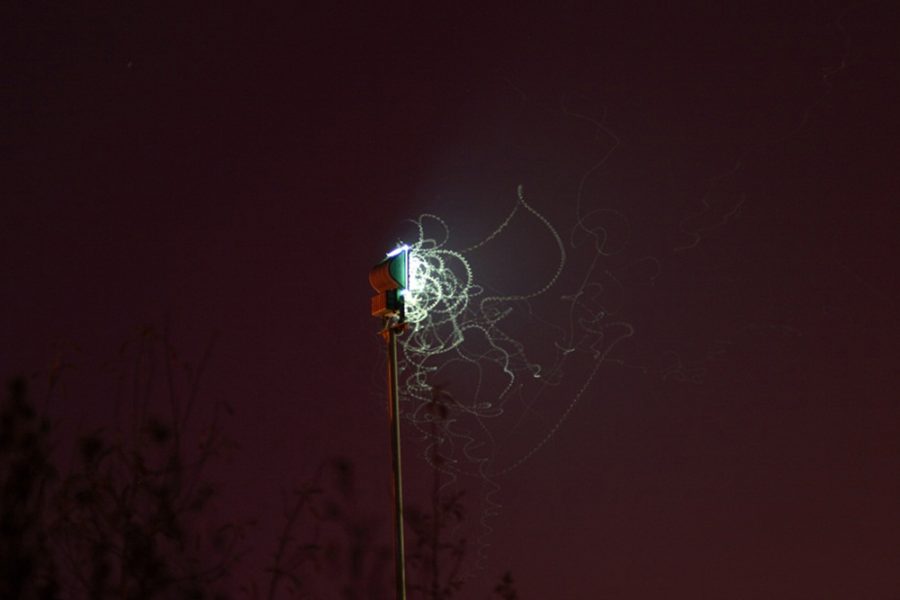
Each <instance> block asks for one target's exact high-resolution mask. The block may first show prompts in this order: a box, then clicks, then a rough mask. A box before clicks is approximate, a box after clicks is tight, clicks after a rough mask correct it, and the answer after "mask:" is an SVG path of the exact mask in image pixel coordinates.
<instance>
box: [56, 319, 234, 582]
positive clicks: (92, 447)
mask: <svg viewBox="0 0 900 600" xmlns="http://www.w3.org/2000/svg"><path fill="white" fill-rule="evenodd" d="M121 358H123V359H125V360H127V364H128V365H129V368H127V369H126V370H125V371H124V372H123V376H125V377H127V378H128V379H129V381H130V382H131V384H132V385H131V388H132V397H131V403H130V410H129V411H128V413H129V418H128V419H127V422H128V428H127V429H124V430H123V429H122V428H120V427H116V428H114V429H112V430H109V429H102V428H101V429H97V430H96V431H94V432H92V433H90V434H88V435H85V436H83V437H82V438H81V439H80V440H79V443H78V453H77V458H78V461H77V463H76V467H75V468H74V469H73V470H72V472H71V473H70V474H69V475H68V476H66V477H65V478H64V479H63V481H62V482H61V485H60V488H59V490H58V491H57V493H56V494H55V499H54V513H55V519H54V521H53V523H52V524H51V529H50V533H51V536H52V539H53V542H54V549H55V551H56V555H57V556H58V558H59V561H60V565H61V567H62V569H63V571H64V574H65V583H66V585H67V586H71V587H72V588H73V589H77V590H80V592H79V595H84V596H89V597H91V598H108V597H116V598H154V597H172V596H173V595H174V596H179V597H185V598H188V597H189V598H204V597H211V596H213V595H214V594H213V593H212V590H214V589H216V588H217V587H218V585H217V584H218V583H219V582H220V581H221V580H222V579H223V578H224V577H225V576H226V575H227V574H228V573H229V571H230V570H231V568H232V566H233V565H234V563H235V562H236V561H237V559H238V557H239V554H240V547H239V544H240V541H241V540H242V533H243V532H242V526H241V524H238V523H226V524H221V525H217V526H214V525H212V524H210V523H207V522H205V520H204V516H203V515H204V513H205V511H206V509H207V508H208V507H209V504H210V502H211V501H212V499H213V498H214V496H215V495H216V491H217V490H216V488H215V486H213V484H212V483H211V482H209V481H207V480H206V479H205V478H204V476H203V468H204V466H205V465H206V463H207V462H208V461H209V460H210V459H211V458H212V457H214V456H217V455H220V454H221V453H222V452H223V451H224V450H225V449H227V447H228V443H227V441H226V440H225V438H223V437H222V435H221V432H220V430H219V427H218V418H217V416H218V408H219V406H220V405H216V407H215V408H216V409H215V410H214V415H213V418H212V422H211V424H210V425H209V427H208V428H207V429H206V431H205V432H203V434H202V436H201V438H200V440H199V441H198V443H197V444H196V445H192V447H193V448H194V451H193V452H186V451H185V446H186V444H185V443H184V442H185V426H186V424H187V422H188V416H189V413H190V410H191V408H192V407H193V404H194V401H195V399H196V395H197V389H198V388H197V378H199V375H200V371H202V364H201V369H200V370H199V371H197V372H195V371H194V370H193V369H191V367H190V366H189V365H186V364H180V363H178V360H177V357H176V355H175V353H174V351H173V350H172V348H171V345H170V344H169V343H168V340H167V339H166V337H165V336H159V335H157V334H156V333H155V332H154V331H153V330H152V329H145V330H144V331H143V332H142V335H141V337H140V339H139V340H138V344H136V345H135V346H129V345H126V346H125V347H123V351H122V357H121ZM160 358H161V359H162V363H163V364H162V367H163V373H164V374H165V376H166V380H167V384H168V385H167V386H166V390H167V391H166V394H165V395H166V396H167V399H168V401H169V411H170V414H169V415H168V416H167V417H160V416H155V415H154V412H153V411H154V409H156V408H157V407H155V406H154V404H153V402H151V399H152V393H151V392H152V390H153V389H154V387H155V380H154V378H155V377H156V376H157V375H156V374H157V369H156V367H157V366H158V362H159V361H160ZM179 367H180V371H181V372H182V373H183V374H184V376H185V379H186V385H187V389H188V392H187V396H186V399H187V403H186V404H185V405H184V406H182V405H181V404H180V403H179V400H180V398H179V391H178V390H179V387H178V383H179V382H178V381H176V377H177V376H178V373H176V372H175V370H176V368H179Z"/></svg>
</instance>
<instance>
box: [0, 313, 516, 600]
mask: <svg viewBox="0 0 900 600" xmlns="http://www.w3.org/2000/svg"><path fill="white" fill-rule="evenodd" d="M207 356H208V353H207ZM119 358H120V360H121V361H123V362H124V363H125V365H126V368H125V369H123V370H122V372H121V373H120V383H121V384H123V385H122V386H120V387H122V388H125V389H128V390H130V391H129V393H127V394H126V398H125V400H128V402H120V403H119V404H118V405H117V408H116V411H115V415H116V416H117V417H120V416H122V414H124V415H125V417H126V418H125V419H124V421H122V422H120V421H119V419H118V418H116V419H114V421H115V422H114V423H112V424H106V426H105V427H99V428H97V429H96V430H94V431H92V432H90V433H88V434H86V435H82V436H81V437H80V438H79V439H78V441H77V446H76V452H75V456H74V459H75V461H74V466H73V467H72V468H71V469H70V471H69V473H68V474H67V475H66V476H64V477H62V478H60V477H59V475H58V474H57V471H56V469H55V468H54V467H53V465H52V464H51V460H50V451H49V446H50V423H49V421H48V420H47V419H46V418H40V417H39V416H38V414H37V412H36V411H35V410H34V408H33V407H32V405H31V404H30V403H29V401H28V398H27V394H26V389H25V383H24V381H23V380H21V379H17V380H15V381H14V382H13V383H12V384H11V386H10V388H9V396H8V398H7V401H6V402H5V404H4V405H3V406H2V410H0V477H2V480H0V484H2V489H0V509H2V511H0V598H3V599H4V600H5V599H7V598H9V599H18V598H27V599H32V598H40V599H48V600H50V599H53V598H59V597H65V598H82V597H85V598H97V599H104V598H175V597H180V598H198V599H199V598H213V597H215V598H218V597H223V594H222V593H220V592H218V590H220V589H221V588H223V587H224V585H225V583H226V577H227V575H228V574H229V572H230V571H231V570H232V569H233V567H234V566H235V564H236V562H237V561H238V559H239V558H240V556H241V540H242V539H243V524H240V523H236V522H231V523H225V524H222V525H217V526H213V524H212V523H210V522H209V516H208V510H207V509H208V508H209V507H210V505H211V503H212V502H213V500H214V499H215V497H216V495H217V492H218V490H217V488H216V487H215V486H214V485H213V484H212V483H211V482H210V481H208V480H207V478H206V477H205V476H204V467H205V466H206V465H207V464H208V462H209V461H210V460H212V459H213V458H216V457H219V456H222V455H224V454H227V453H228V452H229V451H230V449H231V444H230V443H229V442H228V440H227V438H225V437H224V436H223V435H222V433H221V431H220V428H219V425H218V415H219V411H220V410H221V409H224V410H229V409H228V407H227V405H225V404H222V403H219V404H215V405H213V413H212V418H211V422H210V423H209V425H208V427H206V428H205V430H203V431H202V433H198V432H197V431H195V430H193V429H191V428H189V427H188V423H189V417H190V416H191V413H192V411H193V410H194V408H195V404H196V401H197V397H198V389H199V386H198V382H199V378H200V375H201V374H202V372H203V366H204V363H205V358H204V361H202V362H201V363H200V366H199V368H193V367H192V366H191V365H189V364H186V363H181V362H179V361H178V359H177V356H176V355H175V353H174V351H173V350H172V347H171V344H170V343H169V341H168V338H167V336H166V335H165V334H163V335H159V334H157V333H156V332H155V331H154V330H152V329H149V328H147V329H145V330H143V331H142V333H141V335H140V337H139V338H138V340H137V342H136V343H131V344H126V345H125V346H123V348H122V351H121V354H120V357H119ZM160 367H161V368H160ZM160 375H162V377H163V379H164V383H165V386H164V390H165V392H164V393H163V394H155V393H154V390H156V389H157V388H158V387H159V386H157V379H159V378H160ZM58 381H59V370H58V369H56V368H54V369H53V370H52V372H51V373H50V384H51V388H52V387H53V386H54V385H55V384H57V383H58ZM126 383H127V385H124V384H126ZM185 390H186V391H185ZM436 395H437V397H438V401H436V403H435V410H436V411H437V412H436V413H435V419H440V418H442V417H441V412H440V410H441V406H442V405H441V402H440V396H441V394H440V393H439V392H436ZM161 398H162V399H163V400H167V402H166V403H165V405H166V406H165V408H167V410H166V411H161V410H160V402H159V400H160V399H161ZM123 404H124V405H125V406H122V405H123ZM445 415H446V413H444V416H445ZM432 460H433V461H434V463H435V466H436V467H440V463H441V460H442V459H441V457H440V456H439V455H438V453H437V450H436V447H435V448H434V455H433V457H432ZM434 477H435V479H434V487H433V490H432V504H431V510H430V511H429V512H425V511H421V510H417V509H415V508H414V507H408V512H407V524H408V529H407V531H408V533H409V536H408V539H409V542H408V548H409V554H408V573H409V591H410V594H409V597H410V598H428V599H432V600H438V599H440V600H446V599H449V598H451V597H452V596H455V595H457V594H458V593H460V591H461V589H462V586H463V579H462V578H461V577H460V576H459V570H460V568H461V565H462V564H463V559H464V557H465V553H466V542H465V539H456V540H454V539H453V536H452V535H451V534H450V532H451V531H452V530H453V529H454V528H456V527H457V526H458V525H459V524H460V523H461V522H462V520H463V518H464V516H465V514H464V508H463V502H462V500H463V493H462V491H457V490H451V489H449V488H448V489H445V488H444V486H443V485H442V481H441V476H440V469H439V468H437V469H436V471H435V475H434ZM386 508H387V504H386V503H385V505H384V506H380V505H379V506H378V507H377V508H376V509H374V511H371V510H370V508H369V506H368V505H367V504H366V503H364V502H361V500H360V497H359V494H358V492H357V489H356V478H355V474H354V469H353V466H352V464H351V462H350V461H348V460H346V459H343V458H339V459H335V460H332V461H328V462H326V463H324V464H323V465H322V466H321V467H320V468H319V470H318V472H317V474H316V476H315V477H314V478H313V480H312V481H311V482H309V483H306V484H303V485H300V486H299V487H298V488H297V489H296V490H295V491H294V492H293V493H292V494H291V495H290V496H288V497H286V499H285V514H284V516H285V522H284V527H283V529H282V531H281V534H280V535H279V537H278V539H277V543H276V547H275V551H274V553H273V557H272V563H271V565H270V567H269V568H267V569H266V573H267V575H268V582H267V583H268V585H267V586H266V588H265V591H264V594H263V593H260V591H259V590H258V589H257V588H256V587H254V586H253V585H250V586H249V587H243V588H241V589H242V591H243V592H244V593H245V594H247V595H249V596H251V597H252V598H259V597H262V596H264V597H265V598H268V599H269V600H274V599H275V598H277V597H279V594H280V592H282V591H286V592H289V593H291V594H292V595H295V596H299V597H303V598H316V599H325V598H340V599H342V600H364V599H365V600H379V599H382V598H383V599H387V598H391V597H392V586H391V572H392V570H391V568H390V566H391V562H392V552H391V548H390V546H388V545H386V544H385V543H384V541H383V539H382V538H383V532H384V531H385V530H386V528H385V527H384V526H383V524H384V523H385V522H386V521H387V519H385V518H383V517H382V516H379V515H383V514H384V512H385V510H384V509H386ZM373 512H374V514H373ZM494 593H495V595H496V596H499V597H500V598H502V599H504V600H511V599H513V600H515V599H517V598H518V596H517V595H516V592H515V590H514V589H513V584H512V578H511V577H510V576H509V574H507V575H506V576H505V577H504V579H503V580H502V581H501V582H500V584H498V585H497V587H496V588H495V590H494Z"/></svg>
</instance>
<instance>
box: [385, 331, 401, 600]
mask: <svg viewBox="0 0 900 600" xmlns="http://www.w3.org/2000/svg"><path fill="white" fill-rule="evenodd" d="M402 330H403V325H402V324H397V323H394V322H392V319H391V318H390V317H389V318H387V319H385V322H384V336H385V340H386V341H387V345H388V368H387V380H388V414H389V416H390V422H391V470H392V475H393V480H394V481H393V483H394V566H395V576H396V584H397V596H396V598H397V600H406V552H405V549H404V547H403V479H402V477H401V463H400V384H399V382H398V374H397V333H398V331H402Z"/></svg>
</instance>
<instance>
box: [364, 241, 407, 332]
mask: <svg viewBox="0 0 900 600" xmlns="http://www.w3.org/2000/svg"><path fill="white" fill-rule="evenodd" d="M409 266H410V265H409V246H407V245H405V244H404V245H402V246H398V247H397V248H395V249H394V250H391V251H390V252H388V254H387V257H386V258H385V259H384V260H383V261H381V262H380V263H378V264H377V265H375V266H374V267H372V270H371V271H369V283H370V284H372V287H373V288H375V291H376V292H378V295H377V296H375V297H373V298H372V316H373V317H392V316H398V317H399V318H400V320H401V321H403V318H404V310H403V309H404V297H403V296H404V292H405V291H406V290H407V289H408V288H409V275H410V269H409Z"/></svg>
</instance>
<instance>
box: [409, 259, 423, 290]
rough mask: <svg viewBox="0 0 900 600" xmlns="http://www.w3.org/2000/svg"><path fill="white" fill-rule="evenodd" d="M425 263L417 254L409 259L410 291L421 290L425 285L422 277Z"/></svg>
mask: <svg viewBox="0 0 900 600" xmlns="http://www.w3.org/2000/svg"><path fill="white" fill-rule="evenodd" d="M423 265H424V263H423V262H422V259H420V258H419V257H418V256H416V255H415V254H411V255H410V257H409V289H410V290H413V291H416V290H421V289H422V287H423V285H424V279H423V278H422V277H420V271H422V267H423Z"/></svg>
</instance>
